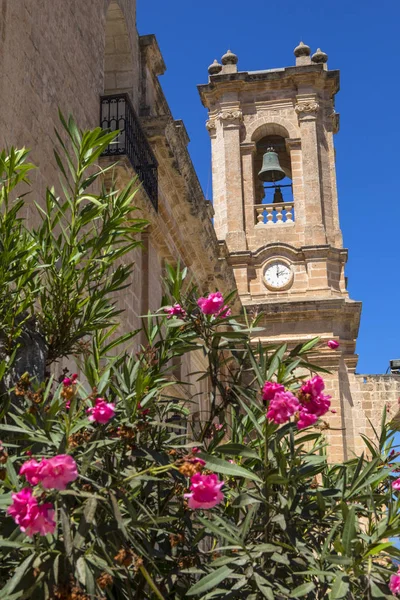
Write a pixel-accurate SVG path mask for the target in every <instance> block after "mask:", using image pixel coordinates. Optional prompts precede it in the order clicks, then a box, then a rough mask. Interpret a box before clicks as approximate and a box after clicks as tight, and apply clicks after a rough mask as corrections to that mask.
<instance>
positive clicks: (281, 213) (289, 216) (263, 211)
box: [254, 202, 294, 226]
mask: <svg viewBox="0 0 400 600" xmlns="http://www.w3.org/2000/svg"><path fill="white" fill-rule="evenodd" d="M254 208H255V210H256V226H257V225H270V224H271V225H275V224H277V223H293V222H294V203H293V202H280V203H279V204H256V205H255V207H254Z"/></svg>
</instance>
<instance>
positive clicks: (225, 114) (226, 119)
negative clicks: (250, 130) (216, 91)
mask: <svg viewBox="0 0 400 600" xmlns="http://www.w3.org/2000/svg"><path fill="white" fill-rule="evenodd" d="M218 117H219V118H220V120H221V121H222V122H223V123H231V122H232V121H242V120H243V113H242V111H241V110H224V111H222V112H220V113H219V115H218Z"/></svg>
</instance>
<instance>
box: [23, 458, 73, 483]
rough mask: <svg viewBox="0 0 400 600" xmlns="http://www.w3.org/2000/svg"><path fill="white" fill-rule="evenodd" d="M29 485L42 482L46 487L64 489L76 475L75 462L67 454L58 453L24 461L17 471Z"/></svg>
mask: <svg viewBox="0 0 400 600" xmlns="http://www.w3.org/2000/svg"><path fill="white" fill-rule="evenodd" d="M19 474H20V475H25V478H26V480H27V482H28V483H30V484H31V485H38V483H40V484H42V486H43V487H44V488H45V489H47V490H50V489H56V490H65V488H66V487H67V485H68V483H70V482H71V481H75V479H76V478H77V477H78V469H77V466H76V462H75V461H74V459H73V458H72V456H70V455H69V454H58V455H57V456H53V458H44V459H43V460H41V461H40V462H37V461H36V460H35V459H34V458H32V459H31V460H28V461H27V462H26V463H24V464H23V465H22V467H21V469H20V471H19Z"/></svg>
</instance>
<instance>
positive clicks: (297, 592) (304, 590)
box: [289, 581, 315, 598]
mask: <svg viewBox="0 0 400 600" xmlns="http://www.w3.org/2000/svg"><path fill="white" fill-rule="evenodd" d="M313 590H315V585H314V584H313V582H312V581H309V582H308V583H302V584H301V585H299V586H297V588H295V589H294V590H293V592H291V594H290V596H289V598H302V597H303V596H307V594H309V593H310V592H312V591H313Z"/></svg>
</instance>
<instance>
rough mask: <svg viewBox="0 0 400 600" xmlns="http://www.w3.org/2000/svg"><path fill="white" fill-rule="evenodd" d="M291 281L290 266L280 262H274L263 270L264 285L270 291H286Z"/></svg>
mask: <svg viewBox="0 0 400 600" xmlns="http://www.w3.org/2000/svg"><path fill="white" fill-rule="evenodd" d="M292 281H293V270H292V268H291V266H290V265H289V264H288V263H286V262H283V261H281V260H274V261H273V262H270V263H268V264H267V266H266V267H265V269H264V283H265V285H266V286H267V288H269V289H270V290H273V291H276V290H286V289H287V288H288V287H290V285H291V284H292Z"/></svg>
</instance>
